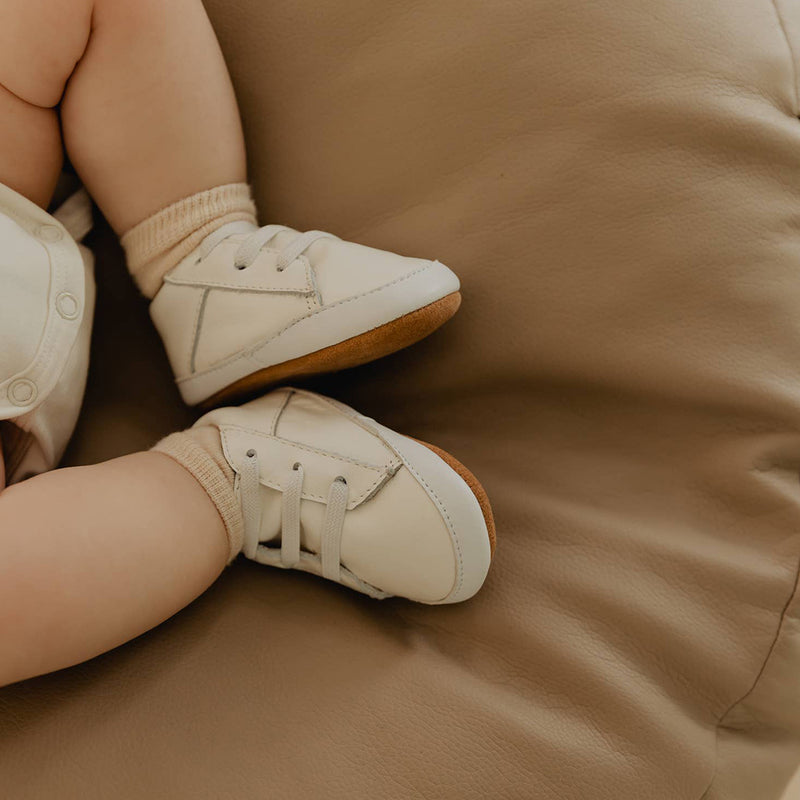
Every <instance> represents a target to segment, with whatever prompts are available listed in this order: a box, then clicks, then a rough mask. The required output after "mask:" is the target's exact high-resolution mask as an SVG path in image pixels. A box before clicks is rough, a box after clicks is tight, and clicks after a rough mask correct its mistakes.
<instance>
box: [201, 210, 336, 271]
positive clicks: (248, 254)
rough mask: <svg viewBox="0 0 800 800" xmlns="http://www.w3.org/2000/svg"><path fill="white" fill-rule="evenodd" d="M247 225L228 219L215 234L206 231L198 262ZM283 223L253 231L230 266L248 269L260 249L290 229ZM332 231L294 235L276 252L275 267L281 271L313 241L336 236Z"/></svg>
mask: <svg viewBox="0 0 800 800" xmlns="http://www.w3.org/2000/svg"><path fill="white" fill-rule="evenodd" d="M249 230H250V228H249V226H247V223H244V225H243V224H242V223H237V222H231V223H229V224H228V225H223V226H222V227H221V228H219V229H218V230H216V231H214V233H211V234H209V235H208V236H206V238H205V239H204V240H203V242H202V244H201V245H200V248H199V251H198V258H197V261H198V263H199V262H200V261H202V260H203V259H204V258H205V257H206V256H207V255H208V254H209V253H210V252H211V251H212V250H213V249H214V248H215V247H216V246H217V245H218V244H219V243H220V242H223V241H225V239H228V238H229V237H231V236H235V235H236V234H241V233H247V232H249ZM291 230H292V229H291V228H287V227H286V226H285V225H265V226H264V227H263V228H259V229H258V230H257V231H253V232H252V233H250V234H249V236H247V238H246V239H245V240H244V241H243V242H242V243H241V244H240V245H239V249H238V250H237V251H236V254H235V256H234V260H233V265H234V267H236V269H247V268H248V267H249V266H250V265H251V264H252V263H253V261H255V260H256V258H257V257H258V254H259V253H260V252H261V250H262V249H263V248H264V247H266V246H267V245H268V244H269V243H270V241H272V239H274V238H275V237H276V236H277V235H278V234H279V233H281V232H283V231H291ZM336 238H337V237H336V236H334V235H333V234H332V233H326V232H325V231H306V233H301V234H300V235H299V236H297V237H295V238H294V239H293V240H292V241H291V242H290V243H289V245H287V246H286V247H284V248H283V250H281V251H280V253H279V255H278V263H277V267H276V268H277V270H278V272H283V271H284V270H285V269H286V267H288V266H289V264H291V263H292V262H293V261H294V260H295V259H297V258H299V257H300V256H301V255H302V254H303V253H305V251H306V250H308V248H309V247H311V245H312V244H314V242H316V241H318V240H319V239H336Z"/></svg>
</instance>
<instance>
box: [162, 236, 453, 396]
mask: <svg viewBox="0 0 800 800" xmlns="http://www.w3.org/2000/svg"><path fill="white" fill-rule="evenodd" d="M460 302H461V295H460V294H459V281H458V278H457V277H456V276H455V274H453V272H451V270H449V269H448V268H447V267H445V266H444V265H443V264H440V263H439V262H437V261H425V260H422V259H416V258H404V257H403V256H398V255H395V254H394V253H387V252H384V251H382V250H375V249H373V248H371V247H364V246H362V245H358V244H353V243H352V242H345V241H342V240H341V239H338V238H336V237H335V236H332V235H331V234H328V233H322V232H320V231H310V232H308V233H303V234H300V233H298V232H297V231H294V230H292V229H290V228H285V227H283V226H281V225H267V226H266V227H265V228H256V227H255V226H253V225H251V224H250V223H248V222H233V223H230V224H228V225H224V226H223V227H222V228H220V229H219V230H218V231H215V232H214V233H212V234H211V235H210V236H208V237H206V239H205V240H204V241H203V242H202V243H201V244H200V246H199V247H198V248H197V249H196V250H195V251H194V252H193V253H191V254H190V255H189V256H187V257H186V258H185V259H184V260H183V261H181V262H180V263H179V264H178V265H177V266H176V267H175V269H173V270H172V271H171V272H169V273H168V274H167V275H166V277H165V278H164V284H163V286H162V287H161V289H160V290H159V291H158V293H157V294H156V296H155V298H154V299H153V302H152V303H151V305H150V314H151V316H152V318H153V321H154V322H155V325H156V327H157V328H158V331H159V333H160V334H161V338H162V339H163V341H164V345H165V347H166V350H167V355H168V356H169V360H170V363H171V364H172V369H173V371H174V373H175V376H176V380H177V383H178V387H179V388H180V391H181V394H182V396H183V399H184V400H185V401H186V402H187V403H188V404H190V405H196V404H200V403H203V404H204V405H206V406H209V407H210V406H213V405H217V404H220V403H222V402H225V401H229V400H230V399H231V398H234V397H237V396H240V395H242V394H246V393H251V392H255V391H256V390H258V389H261V388H263V387H264V386H267V385H271V384H275V383H278V382H284V381H287V380H289V379H291V378H293V377H296V376H299V375H310V374H315V373H320V372H332V371H334V370H339V369H344V368H345V367H352V366H356V365H358V364H363V363H366V362H367V361H371V360H373V359H375V358H379V357H380V356H384V355H388V354H389V353H393V352H395V351H397V350H400V349H402V348H404V347H407V346H408V345H410V344H413V343H414V342H417V341H419V340H420V339H422V338H424V337H425V336H427V335H428V334H430V333H431V332H433V331H434V330H435V329H436V328H438V327H439V326H440V325H442V324H443V323H444V322H446V321H447V320H448V319H450V317H452V316H453V314H455V312H456V311H457V310H458V306H459V304H460Z"/></svg>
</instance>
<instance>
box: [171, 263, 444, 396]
mask: <svg viewBox="0 0 800 800" xmlns="http://www.w3.org/2000/svg"><path fill="white" fill-rule="evenodd" d="M437 263H439V262H436V261H431V262H430V263H428V264H427V265H426V266H424V267H420V268H419V269H416V270H414V271H413V272H409V273H408V274H407V275H403V277H402V278H397V279H395V280H393V281H391V283H385V284H383V285H382V286H378V287H377V288H375V289H370V291H368V292H364V293H362V294H359V295H355V296H353V297H348V298H346V299H344V300H339V301H337V302H336V303H333V304H332V305H329V306H323V308H320V309H317V310H316V311H313V312H312V313H310V314H306V315H305V316H303V317H300V318H299V319H296V320H294V321H293V322H290V323H289V324H288V325H287V326H286V327H284V328H283V329H282V330H280V331H278V333H276V334H274V335H272V336H270V337H269V338H268V339H264V340H260V341H259V342H258V343H257V344H255V345H250V346H249V347H247V348H246V349H245V350H244V351H243V352H240V353H236V354H234V355H233V356H229V357H228V358H226V359H225V360H224V361H221V362H220V363H219V364H215V365H214V366H213V367H208V368H207V369H205V370H203V371H202V372H197V373H195V374H194V375H187V376H186V377H184V378H177V379H176V382H177V383H183V382H184V381H188V380H192V379H195V378H199V377H204V376H206V375H212V374H213V373H214V372H216V371H218V370H221V369H225V367H227V366H229V365H230V364H232V363H234V362H235V361H238V360H239V359H240V358H246V357H250V356H252V355H253V354H254V353H255V352H257V351H258V350H260V349H261V348H262V347H266V346H267V345H268V344H270V342H273V341H275V339H278V338H279V337H280V336H283V334H284V333H286V331H288V330H289V329H291V328H292V327H294V326H295V325H298V324H299V323H301V322H303V321H304V320H307V319H311V318H312V317H315V316H318V315H319V314H324V313H325V312H326V311H331V310H333V309H334V308H337V307H338V306H341V305H345V304H347V303H352V302H354V301H356V300H360V299H361V298H363V297H368V296H369V295H371V294H375V293H377V292H381V291H383V290H384V289H388V288H389V287H391V286H396V285H397V284H399V283H402V282H403V281H407V280H409V279H410V278H413V277H414V276H415V275H419V274H420V273H421V272H425V271H426V270H428V269H430V268H431V267H432V266H434V265H435V264H437ZM389 321H390V322H391V320H389Z"/></svg>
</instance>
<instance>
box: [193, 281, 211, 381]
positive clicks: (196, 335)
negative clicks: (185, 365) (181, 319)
mask: <svg viewBox="0 0 800 800" xmlns="http://www.w3.org/2000/svg"><path fill="white" fill-rule="evenodd" d="M210 293H211V289H204V290H203V294H202V296H201V297H200V302H199V303H198V305H197V314H196V315H195V318H194V329H193V330H192V353H191V355H190V356H189V372H190V373H194V371H195V362H196V359H197V348H198V345H199V344H200V328H201V326H202V324H203V317H204V316H205V311H206V303H207V302H208V295H209V294H210Z"/></svg>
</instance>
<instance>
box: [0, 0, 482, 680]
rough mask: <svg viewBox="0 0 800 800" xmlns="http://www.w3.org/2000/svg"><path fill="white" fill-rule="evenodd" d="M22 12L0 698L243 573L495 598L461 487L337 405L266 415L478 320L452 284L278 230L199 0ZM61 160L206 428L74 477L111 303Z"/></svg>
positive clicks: (7, 302)
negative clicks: (315, 387) (251, 178)
mask: <svg viewBox="0 0 800 800" xmlns="http://www.w3.org/2000/svg"><path fill="white" fill-rule="evenodd" d="M1 8H2V10H1V11H0V345H1V347H0V441H1V442H2V454H3V455H2V457H0V488H2V487H3V486H4V485H5V484H9V488H7V489H5V490H4V491H2V492H1V493H0V685H3V684H7V683H10V682H13V681H17V680H21V679H23V678H27V677H31V676H33V675H37V674H41V673H43V672H48V671H51V670H54V669H58V668H61V667H65V666H68V665H71V664H75V663H77V662H79V661H82V660H85V659H87V658H91V657H92V656H94V655H96V654H98V653H100V652H103V651H105V650H108V649H110V648H112V647H115V646H116V645H119V644H121V643H122V642H125V641H127V640H129V639H131V638H133V637H135V636H137V635H139V634H140V633H142V632H144V631H145V630H148V629H149V628H151V627H153V626H154V625H157V624H158V623H160V622H162V621H163V620H164V619H166V618H167V617H169V616H170V615H172V614H174V613H175V612H176V611H177V610H179V609H180V608H182V607H184V606H185V605H186V604H188V603H189V602H191V601H192V600H193V599H194V598H195V597H197V595H198V594H200V593H201V592H202V591H203V590H205V589H206V588H207V587H208V586H209V585H210V584H211V583H212V582H213V581H214V580H215V579H216V577H217V576H218V575H219V574H220V573H221V571H222V570H223V569H224V567H225V565H226V564H228V563H229V562H230V561H231V560H232V559H234V558H235V557H236V556H237V555H238V554H239V553H243V554H244V555H245V556H246V557H247V558H250V559H253V560H255V561H258V562H260V563H262V564H267V565H271V566H275V567H282V568H286V569H298V570H302V571H305V572H311V573H314V574H316V575H320V576H322V577H324V578H327V579H329V580H333V581H336V582H338V583H341V584H344V585H345V586H347V587H349V588H351V589H355V590H356V591H359V592H363V593H364V594H367V595H369V596H371V597H376V598H384V597H389V596H392V595H399V596H403V597H406V598H409V599H412V600H416V601H419V602H423V603H454V602H458V601H460V600H465V599H467V598H469V597H470V596H472V595H473V594H474V593H475V592H477V591H478V589H479V588H480V587H481V585H482V583H483V581H484V579H485V576H486V573H487V570H488V568H489V564H490V560H491V556H492V553H493V550H494V538H495V537H494V525H493V521H492V514H491V509H490V507H489V503H488V500H487V498H486V494H485V492H484V491H483V489H482V487H481V486H480V484H479V483H478V482H477V480H476V479H475V478H474V477H473V476H472V475H471V474H470V473H469V471H468V470H467V469H466V468H465V467H464V466H463V465H461V464H460V463H459V462H457V461H456V460H455V459H454V458H453V457H452V456H450V455H449V454H448V453H445V452H443V451H441V450H439V449H437V448H436V447H433V446H432V445H427V444H424V443H421V442H418V441H416V440H414V439H410V438H408V437H406V436H402V435H400V434H398V433H395V432H394V431H392V430H390V429H388V428H386V427H384V426H382V425H380V424H379V423H377V422H375V421H374V420H372V419H369V418H367V417H364V416H362V415H360V414H358V413H357V412H356V411H354V410H352V409H350V408H348V407H347V406H344V405H342V404H341V403H338V402H336V401H334V400H330V399H328V398H325V397H321V396H319V395H315V394H312V393H310V392H307V391H300V390H296V389H287V388H282V389H278V390H275V391H272V392H269V393H263V392H264V390H266V389H267V387H269V386H272V385H274V384H277V383H284V382H286V381H290V380H291V379H293V378H295V377H297V376H301V375H311V374H315V373H320V372H329V371H333V370H339V369H343V368H345V367H351V366H354V365H356V364H363V363H366V362H368V361H371V360H373V359H375V358H378V357H380V356H383V355H386V354H388V353H391V352H394V351H396V350H399V349H401V348H403V347H406V346H407V345H410V344H412V343H414V342H416V341H418V340H420V339H422V338H423V337H425V336H427V335H428V334H430V333H431V332H433V331H434V330H435V329H436V328H438V327H439V326H440V325H442V324H443V323H444V322H445V321H447V320H448V319H449V318H450V317H451V316H452V315H453V314H455V312H456V310H457V309H458V306H459V303H460V294H459V282H458V279H457V278H456V276H455V275H454V274H453V273H452V272H451V271H450V270H449V269H448V268H447V267H445V266H444V265H442V264H440V263H438V262H436V261H427V260H421V259H413V258H405V257H402V256H398V255H394V254H392V253H387V252H383V251H379V250H374V249H371V248H368V247H364V246H361V245H357V244H352V243H350V242H345V241H342V240H341V239H338V238H336V237H335V236H332V235H331V234H327V233H322V232H319V231H310V232H307V233H299V232H297V231H294V230H291V229H289V228H286V227H283V226H280V225H267V226H266V227H262V228H259V227H258V226H257V224H256V209H255V207H254V205H253V202H252V200H251V196H250V191H249V187H248V185H247V183H246V182H245V181H246V175H245V152H244V141H243V137H242V130H241V125H240V120H239V114H238V110H237V106H236V101H235V98H234V94H233V89H232V87H231V82H230V79H229V76H228V73H227V70H226V68H225V64H224V61H223V59H222V55H221V53H220V49H219V46H218V44H217V42H216V39H215V37H214V34H213V32H212V29H211V26H210V24H209V22H208V19H207V17H206V15H205V12H204V10H203V6H202V3H201V2H200V0H167V1H166V2H165V0H136V2H130V0H5V2H3V4H2V7H1ZM64 148H66V151H67V153H68V155H69V157H70V160H71V162H72V164H73V166H74V167H75V169H76V170H77V172H78V174H79V175H80V177H81V179H82V181H83V183H84V184H85V186H86V188H87V190H88V191H89V192H90V193H91V195H92V197H93V198H94V200H95V201H96V203H97V204H98V206H99V207H100V209H101V210H102V211H103V213H104V214H105V216H106V217H107V219H108V221H109V222H110V224H111V226H112V227H113V228H114V230H115V231H116V232H117V233H118V234H119V235H120V236H121V241H122V245H123V247H124V249H125V253H126V256H127V261H128V266H129V268H130V272H131V274H132V276H133V278H134V280H135V281H136V283H137V285H138V286H139V288H140V289H141V291H142V292H143V293H144V294H145V295H146V296H147V297H148V298H149V299H150V300H151V304H150V312H151V316H152V319H153V322H154V323H155V325H156V328H157V329H158V331H159V333H160V334H161V338H162V340H163V342H164V346H165V349H166V352H167V355H168V357H169V361H170V363H171V365H172V368H173V371H174V373H175V377H176V380H177V384H178V387H179V389H180V392H181V395H182V397H183V399H184V400H185V401H186V402H187V403H188V404H190V405H193V406H199V407H201V409H202V410H204V411H207V412H208V413H206V414H205V415H204V416H201V417H200V419H199V420H198V421H197V423H196V424H195V425H194V426H193V427H192V428H190V429H189V430H187V431H183V432H179V433H174V434H172V435H171V436H168V437H167V438H166V439H164V440H163V441H161V442H159V443H158V444H157V445H156V446H155V447H154V448H153V449H152V450H151V451H149V452H144V453H136V454H134V455H129V456H125V457H123V458H117V459H114V460H112V461H108V462H106V463H103V464H99V465H96V466H89V467H77V468H72V469H60V470H53V467H55V465H56V464H57V462H58V460H59V459H60V457H61V455H62V453H63V449H64V447H65V445H66V443H67V440H68V438H69V436H70V435H71V433H72V429H73V427H74V424H75V421H76V419H77V415H78V410H79V407H80V403H81V399H82V394H83V388H84V383H85V378H86V370H87V365H88V349H89V338H90V329H91V320H92V310H93V303H94V283H93V277H92V257H91V254H90V253H89V251H88V250H86V249H85V248H84V247H83V246H82V245H79V244H78V241H79V240H80V238H81V237H82V236H83V235H84V234H85V233H86V232H87V230H88V229H89V227H90V226H91V217H90V212H89V209H88V201H87V198H86V197H85V196H83V197H81V195H77V196H75V197H73V198H72V199H71V200H69V201H68V202H67V203H66V204H65V205H64V206H63V207H62V208H61V209H60V210H59V211H57V212H56V213H55V215H54V216H51V215H50V214H48V213H47V212H46V211H45V210H44V209H45V208H47V207H48V206H49V204H50V202H51V199H52V196H53V192H54V188H55V185H56V181H57V180H58V177H59V174H60V172H61V167H62V152H63V149H64ZM257 394H261V396H259V397H257V399H255V400H252V401H251V402H248V403H245V404H244V405H239V406H235V405H231V404H232V403H235V402H236V401H238V400H241V398H242V397H243V396H251V397H252V396H253V395H257ZM210 409H214V410H210ZM51 470H52V471H51ZM42 473H46V474H42ZM32 476H34V477H32ZM23 479H29V480H23Z"/></svg>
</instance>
